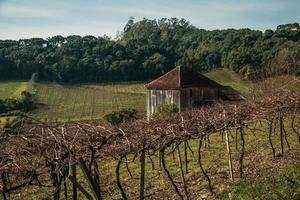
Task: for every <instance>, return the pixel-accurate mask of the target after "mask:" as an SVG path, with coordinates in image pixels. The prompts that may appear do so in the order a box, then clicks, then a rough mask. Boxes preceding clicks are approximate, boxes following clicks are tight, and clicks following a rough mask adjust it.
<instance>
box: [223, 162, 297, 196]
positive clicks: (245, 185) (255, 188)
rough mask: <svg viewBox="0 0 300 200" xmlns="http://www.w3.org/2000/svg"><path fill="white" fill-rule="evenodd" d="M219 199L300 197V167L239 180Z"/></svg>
mask: <svg viewBox="0 0 300 200" xmlns="http://www.w3.org/2000/svg"><path fill="white" fill-rule="evenodd" d="M218 199H220V200H225V199H233V200H238V199H245V200H247V199H253V200H256V199H257V200H259V199H274V200H276V199H294V200H296V199H300V168H299V167H298V168H297V167H290V168H287V169H281V170H280V171H279V172H278V174H276V175H275V176H272V177H261V178H258V179H257V180H253V179H251V180H245V181H243V182H239V183H238V184H235V185H233V186H232V189H231V192H230V193H228V194H226V195H223V196H221V197H219V198H218Z"/></svg>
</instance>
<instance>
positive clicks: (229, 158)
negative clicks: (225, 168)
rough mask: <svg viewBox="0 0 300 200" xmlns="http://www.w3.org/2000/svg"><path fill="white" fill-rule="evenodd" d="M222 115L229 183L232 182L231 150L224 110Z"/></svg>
mask: <svg viewBox="0 0 300 200" xmlns="http://www.w3.org/2000/svg"><path fill="white" fill-rule="evenodd" d="M223 113H224V121H225V124H224V128H225V130H224V131H225V140H226V146H227V153H228V164H229V173H230V178H231V181H232V182H234V177H233V169H232V158H231V149H230V142H229V137H228V131H227V124H226V111H225V110H224V111H223Z"/></svg>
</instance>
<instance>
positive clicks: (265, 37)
mask: <svg viewBox="0 0 300 200" xmlns="http://www.w3.org/2000/svg"><path fill="white" fill-rule="evenodd" d="M299 40H300V28H299V24H298V23H294V24H284V25H279V26H278V27H277V29H276V30H266V31H264V32H262V31H257V30H250V29H238V30H237V29H226V30H213V31H208V30H204V29H199V28H197V27H195V26H193V25H192V24H191V23H190V22H188V21H187V20H185V19H177V18H170V19H166V18H163V19H159V20H149V19H143V20H141V21H137V22H135V21H134V19H133V18H130V19H129V20H128V22H127V24H126V25H125V27H124V29H123V31H122V32H119V34H118V35H117V38H116V39H111V38H109V37H107V36H103V37H94V36H84V37H81V36H78V35H71V36H67V37H63V36H59V35H58V36H54V37H50V38H47V39H42V38H31V39H20V40H18V41H15V40H0V80H10V79H29V78H30V77H31V75H32V74H33V73H38V74H39V79H40V80H43V81H57V82H104V81H142V80H150V79H153V78H155V77H157V76H159V75H161V74H163V73H165V72H167V71H169V70H170V69H172V68H173V67H174V66H175V65H179V64H180V65H185V66H191V67H194V68H196V69H197V70H199V71H209V70H212V69H214V68H220V67H225V68H229V69H231V70H233V71H235V72H237V73H239V74H240V75H241V76H242V77H244V78H247V79H254V78H264V77H268V76H272V75H277V74H285V73H298V74H299V73H300V69H299V68H300V42H299Z"/></svg>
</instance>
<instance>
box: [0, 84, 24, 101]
mask: <svg viewBox="0 0 300 200" xmlns="http://www.w3.org/2000/svg"><path fill="white" fill-rule="evenodd" d="M27 88H28V83H27V82H24V81H4V82H0V99H6V98H19V97H20V95H21V93H22V91H26V90H27Z"/></svg>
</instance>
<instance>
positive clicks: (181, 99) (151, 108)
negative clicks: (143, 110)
mask: <svg viewBox="0 0 300 200" xmlns="http://www.w3.org/2000/svg"><path fill="white" fill-rule="evenodd" d="M145 87H146V88H147V89H148V95H147V116H150V115H151V114H153V113H154V112H155V111H156V109H157V108H158V107H159V106H161V105H164V104H171V103H173V104H175V105H176V106H177V108H178V110H179V112H181V111H183V110H185V109H188V108H193V107H195V106H199V105H202V104H207V103H212V102H215V101H219V100H228V101H240V100H244V99H245V98H244V97H243V96H242V95H241V94H240V93H239V92H238V91H236V90H234V89H233V88H231V87H229V86H223V85H220V84H219V83H217V82H215V81H213V80H211V79H209V78H207V77H205V76H203V75H202V74H200V73H199V72H196V71H195V70H193V69H192V68H189V67H183V66H177V67H176V68H174V69H173V70H171V71H169V72H168V73H166V74H164V75H163V76H161V77H159V78H157V79H156V80H154V81H152V82H150V83H148V84H146V85H145Z"/></svg>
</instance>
